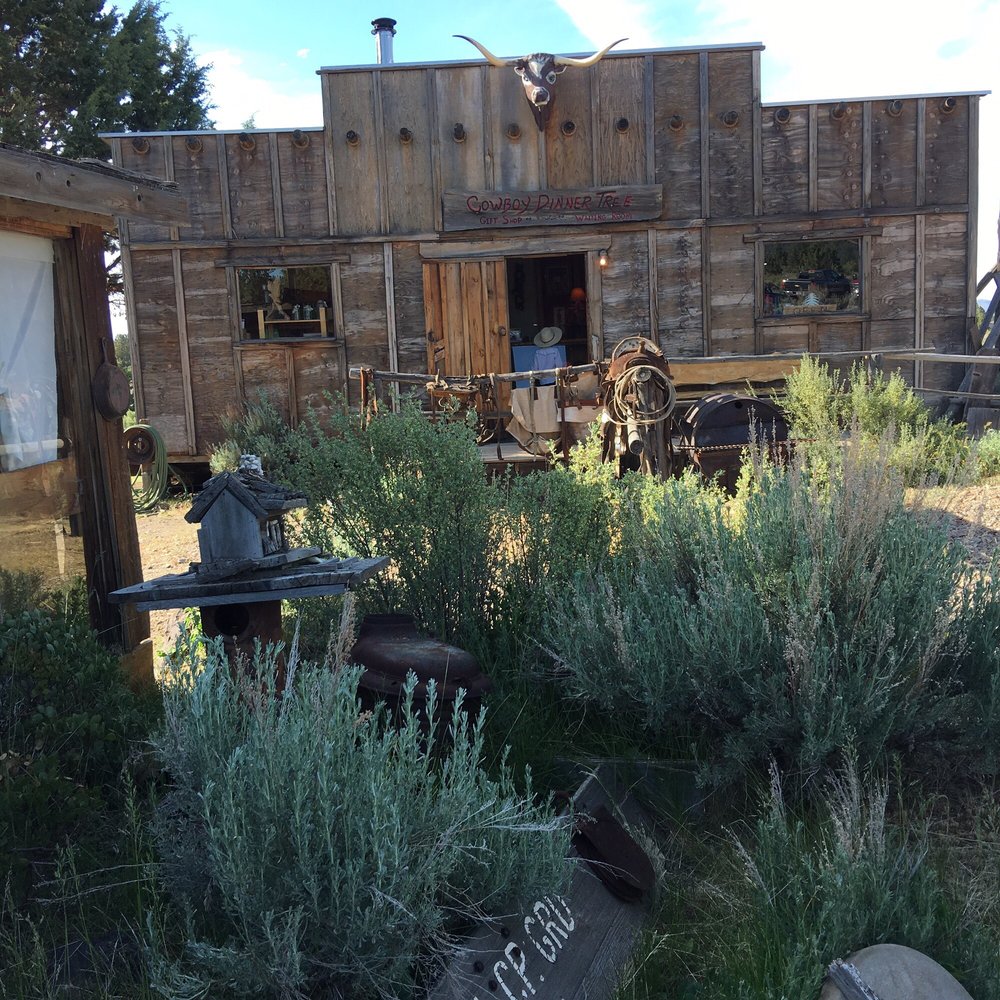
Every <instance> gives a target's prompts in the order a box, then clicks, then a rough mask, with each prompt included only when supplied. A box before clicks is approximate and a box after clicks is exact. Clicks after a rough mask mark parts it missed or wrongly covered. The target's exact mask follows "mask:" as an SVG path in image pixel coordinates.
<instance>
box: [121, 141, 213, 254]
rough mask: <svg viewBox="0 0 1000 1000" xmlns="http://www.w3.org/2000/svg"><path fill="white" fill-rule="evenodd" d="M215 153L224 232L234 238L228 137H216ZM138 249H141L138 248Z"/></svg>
mask: <svg viewBox="0 0 1000 1000" xmlns="http://www.w3.org/2000/svg"><path fill="white" fill-rule="evenodd" d="M215 152H216V157H217V158H218V161H219V198H220V199H221V201H222V231H223V232H224V233H225V234H226V237H227V238H229V239H231V238H232V236H233V205H232V202H231V201H230V200H229V198H230V190H229V157H228V155H227V154H226V137H225V136H224V135H218V136H216V137H215ZM136 249H139V247H138V246H137V247H136Z"/></svg>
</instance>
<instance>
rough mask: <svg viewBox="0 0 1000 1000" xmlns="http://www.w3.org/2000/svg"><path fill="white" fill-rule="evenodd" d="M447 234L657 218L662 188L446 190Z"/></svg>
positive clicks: (657, 186)
mask: <svg viewBox="0 0 1000 1000" xmlns="http://www.w3.org/2000/svg"><path fill="white" fill-rule="evenodd" d="M442 203H443V207H444V228H445V231H446V232H451V231H454V230H459V229H516V228H518V227H523V226H588V225H603V224H605V223H610V222H635V221H637V220H640V219H657V218H659V216H660V211H661V208H662V205H663V188H662V187H661V186H660V185H658V184H655V185H632V186H616V187H602V188H580V189H574V190H565V191H557V190H551V191H446V192H445V193H444V197H443V198H442Z"/></svg>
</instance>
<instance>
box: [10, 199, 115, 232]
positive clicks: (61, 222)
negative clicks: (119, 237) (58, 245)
mask: <svg viewBox="0 0 1000 1000" xmlns="http://www.w3.org/2000/svg"><path fill="white" fill-rule="evenodd" d="M0 220H2V222H3V226H4V228H5V229H16V230H17V231H18V232H21V233H30V234H31V235H33V236H48V237H51V238H53V239H69V237H70V236H72V235H73V234H72V232H71V227H72V226H79V225H90V226H99V227H100V228H101V229H106V230H109V231H110V230H112V229H114V228H115V220H114V219H113V218H112V217H111V216H110V215H101V214H100V213H98V212H80V211H73V210H71V209H68V208H60V207H59V206H58V205H43V204H41V203H40V202H37V201H25V200H24V199H23V198H8V197H6V196H5V195H0Z"/></svg>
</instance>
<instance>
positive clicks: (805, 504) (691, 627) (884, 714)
mask: <svg viewBox="0 0 1000 1000" xmlns="http://www.w3.org/2000/svg"><path fill="white" fill-rule="evenodd" d="M844 454H845V457H844V459H843V463H842V466H841V469H840V470H839V471H838V472H837V473H836V474H835V475H833V476H825V475H823V476H819V475H816V474H815V473H814V472H813V471H812V470H811V467H810V466H809V464H808V462H805V461H803V460H801V459H799V460H798V461H797V462H796V463H794V464H793V465H792V466H790V467H788V468H773V467H771V466H769V465H767V464H766V463H764V462H760V461H758V463H757V465H756V467H755V469H754V471H753V472H752V474H750V475H749V476H748V477H745V482H744V487H743V493H742V495H741V496H740V497H739V498H738V499H737V500H736V501H735V502H733V503H732V504H730V505H728V507H725V508H724V506H723V502H722V500H721V498H720V497H718V496H717V495H713V494H709V493H703V492H701V491H700V487H699V486H698V484H697V483H696V482H695V481H694V480H691V481H688V482H686V483H685V482H684V481H683V480H682V481H681V482H680V483H677V484H674V485H673V486H672V487H671V490H670V491H668V492H667V493H666V494H665V496H664V500H663V503H662V506H661V509H660V515H659V517H660V520H659V524H660V536H659V539H658V540H657V541H656V542H655V543H652V544H649V545H647V547H646V549H645V550H644V551H643V552H642V553H640V555H639V557H638V558H637V560H636V561H635V562H630V561H628V560H619V561H616V562H615V563H614V564H612V565H611V566H610V567H609V568H608V569H607V570H605V571H603V572H599V573H597V574H596V575H593V576H591V575H586V576H584V575H581V576H580V577H579V578H578V579H577V581H576V582H575V584H574V585H573V586H572V587H570V588H567V589H566V590H565V592H564V593H562V594H561V595H555V596H554V598H553V600H552V602H551V605H550V608H551V611H550V615H549V617H548V620H547V623H546V626H545V630H544V639H543V641H544V642H545V644H546V646H547V648H548V649H549V650H550V651H551V652H552V654H553V656H554V658H555V661H556V664H557V669H558V670H559V671H560V673H561V674H562V675H563V677H564V680H565V683H566V685H567V688H568V690H570V691H571V692H572V693H574V694H575V695H577V696H578V697H581V698H583V699H585V700H586V701H588V702H593V703H596V704H597V705H598V706H599V707H601V708H602V709H604V710H606V711H608V712H613V713H616V714H622V715H625V716H630V717H632V718H635V719H637V721H639V722H640V723H641V724H642V725H643V726H644V727H645V729H646V730H647V731H648V732H650V733H651V734H653V735H654V736H656V737H657V738H664V737H670V736H676V735H677V734H678V733H693V734H697V736H698V739H697V745H698V748H699V753H700V754H701V756H702V761H703V772H702V775H703V778H704V779H706V780H709V781H712V782H727V781H730V780H732V779H734V778H735V777H737V776H738V775H740V774H741V773H742V772H743V771H745V769H746V768H747V767H750V766H753V765H755V764H756V765H761V764H763V763H766V761H767V760H768V759H769V758H772V757H774V758H776V759H778V760H779V761H780V763H781V765H782V767H783V768H784V769H785V770H787V771H788V772H789V773H790V775H792V776H794V778H795V780H796V781H797V782H798V783H799V784H800V785H802V786H806V785H809V784H810V783H811V782H814V780H815V778H816V777H817V776H818V775H820V774H823V773H825V772H827V771H828V769H829V768H830V767H831V766H837V764H838V763H839V762H840V761H841V760H842V758H843V755H844V754H845V753H846V752H847V751H848V750H850V749H852V748H853V750H854V752H856V754H857V755H858V758H859V759H860V760H861V762H862V763H863V764H865V765H869V764H871V763H873V762H875V761H879V760H881V759H883V758H884V757H885V755H886V754H889V753H892V752H894V751H906V752H908V753H921V754H923V755H925V759H927V758H931V757H933V756H934V755H935V754H936V753H937V752H939V751H947V753H946V754H945V756H944V757H943V758H942V766H947V765H950V766H952V767H955V766H957V765H958V763H959V762H960V761H965V760H967V759H969V758H970V757H971V758H972V759H975V760H976V761H977V762H978V763H979V764H981V763H982V761H983V757H982V752H983V747H984V746H986V745H987V744H989V745H992V744H995V743H996V731H995V730H992V731H991V729H990V728H989V711H990V709H989V706H990V705H991V704H993V702H991V701H990V700H989V695H990V691H991V687H990V685H991V684H992V683H993V682H992V679H991V678H992V675H991V673H990V670H991V667H990V662H991V661H989V660H988V656H989V653H988V647H987V646H986V645H985V643H984V644H983V645H982V646H975V645H971V644H970V643H969V641H968V639H967V634H968V632H969V630H970V629H972V628H974V627H977V626H975V625H974V623H973V617H972V615H971V612H968V610H967V609H966V611H962V610H961V609H959V610H958V611H956V608H955V604H954V602H955V598H956V595H957V593H958V584H959V579H960V574H961V568H962V554H961V552H959V551H957V550H953V549H949V548H948V547H947V545H946V540H945V538H944V536H943V535H942V534H941V533H940V532H939V531H938V530H937V529H936V528H934V527H932V526H930V525H926V524H924V523H922V522H919V521H917V520H916V519H914V518H913V517H912V516H911V515H910V514H909V513H908V512H907V511H906V510H905V508H904V506H903V495H902V489H901V486H900V484H899V481H898V478H897V477H896V476H895V475H894V474H893V472H892V470H891V469H889V468H888V467H887V465H886V462H885V455H884V452H882V453H871V452H869V451H868V450H867V449H865V448H862V447H861V446H859V445H857V444H854V445H852V446H849V447H848V448H847V449H846V450H845V453H844ZM998 606H1000V595H998V593H997V590H996V585H995V584H993V583H992V582H991V581H987V580H984V581H983V582H982V594H981V601H980V604H979V613H980V614H981V615H987V614H989V615H995V614H998V613H1000V611H998V610H997V608H998ZM949 755H950V756H949Z"/></svg>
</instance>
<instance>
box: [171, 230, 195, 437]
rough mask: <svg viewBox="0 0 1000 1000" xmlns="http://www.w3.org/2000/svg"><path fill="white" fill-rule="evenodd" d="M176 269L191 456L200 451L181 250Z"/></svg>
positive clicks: (173, 255) (174, 255)
mask: <svg viewBox="0 0 1000 1000" xmlns="http://www.w3.org/2000/svg"><path fill="white" fill-rule="evenodd" d="M170 256H171V259H172V261H173V267H174V302H175V304H176V309H177V342H178V343H177V347H178V350H179V351H180V357H181V388H182V389H183V393H184V428H185V431H186V432H187V446H188V452H189V454H191V455H193V454H194V453H195V452H196V451H197V450H198V438H197V432H196V430H195V423H194V390H193V387H192V385H191V349H190V346H189V344H188V330H187V307H186V305H185V302H184V270H183V267H182V266H181V254H180V251H179V250H174V251H173V252H172V253H171V255H170Z"/></svg>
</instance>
